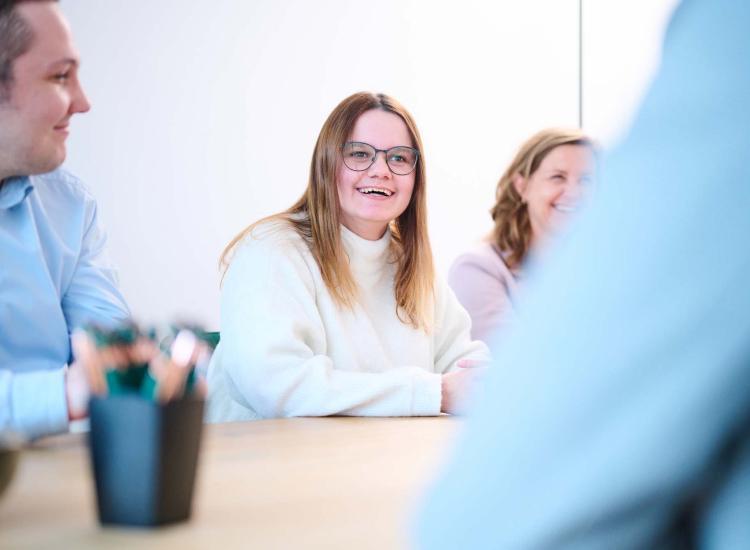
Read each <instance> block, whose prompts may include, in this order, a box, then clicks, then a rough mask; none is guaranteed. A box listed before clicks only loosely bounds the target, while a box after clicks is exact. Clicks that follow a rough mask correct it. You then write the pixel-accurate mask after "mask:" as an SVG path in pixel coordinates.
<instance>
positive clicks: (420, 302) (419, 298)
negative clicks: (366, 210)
mask: <svg viewBox="0 0 750 550" xmlns="http://www.w3.org/2000/svg"><path fill="white" fill-rule="evenodd" d="M372 109H380V110H382V111H386V112H389V113H393V114H395V115H397V116H399V117H400V118H401V120H403V121H404V123H405V124H406V127H407V129H408V131H409V134H410V136H411V140H412V146H413V147H415V148H416V149H418V150H419V153H420V156H419V161H418V162H417V167H416V169H415V177H414V188H413V191H412V195H411V200H410V201H409V205H408V206H407V207H406V210H404V212H403V213H402V214H401V215H400V216H399V217H398V218H396V219H395V220H393V222H391V224H390V229H391V233H392V236H393V239H392V245H391V248H392V251H393V254H394V257H393V260H394V261H395V263H396V264H397V265H398V268H397V271H396V277H395V281H394V293H395V296H396V304H397V308H398V310H397V311H396V314H397V315H398V317H399V319H401V320H402V321H403V322H408V323H409V324H410V325H412V326H413V327H415V328H421V329H424V330H426V331H428V330H430V328H431V324H432V315H431V313H430V312H431V305H432V299H433V284H434V267H433V261H432V249H431V248H430V240H429V237H428V234H427V199H426V190H425V185H426V180H425V167H424V152H423V147H422V139H421V138H420V136H419V131H418V130H417V126H416V124H415V123H414V119H413V118H412V117H411V115H410V114H409V113H408V111H407V110H406V109H405V108H404V107H403V106H402V105H401V104H399V103H398V102H397V101H396V100H394V99H393V98H391V97H389V96H387V95H384V94H372V93H367V92H360V93H356V94H354V95H351V96H349V97H347V98H346V99H344V100H343V101H342V102H341V103H339V104H338V105H337V106H336V108H335V109H334V110H333V112H332V113H331V114H330V115H329V116H328V119H327V120H326V121H325V123H324V124H323V128H321V130H320V134H319V135H318V140H317V142H316V144H315V149H314V150H313V155H312V162H311V163H310V176H309V180H308V183H307V189H306V190H305V193H304V194H303V195H302V197H300V199H299V200H298V201H297V202H296V203H295V204H294V205H293V206H291V207H290V208H289V209H287V210H285V211H284V212H280V213H278V214H274V215H272V216H268V217H266V218H263V219H262V220H259V221H257V222H255V223H253V224H251V225H250V226H249V227H247V228H245V229H244V230H243V231H242V232H240V233H239V234H238V235H237V236H236V237H235V238H234V239H232V241H231V242H230V243H229V244H228V245H227V247H226V248H225V249H224V252H223V253H222V255H221V259H220V261H219V265H220V269H221V270H222V271H226V268H227V267H228V265H229V263H230V262H231V255H232V252H233V250H234V249H235V247H236V246H237V244H238V243H239V242H240V241H242V240H243V239H244V238H245V237H246V236H248V235H249V234H250V233H251V232H252V231H253V229H254V228H255V227H257V226H258V225H259V224H261V223H264V222H266V221H270V220H281V221H284V222H286V223H289V224H290V225H291V226H292V227H293V228H294V229H295V231H297V233H298V234H299V235H300V237H302V238H303V239H304V240H305V242H306V243H307V245H308V246H309V247H310V251H311V252H312V255H313V257H314V258H315V261H316V262H317V264H318V267H319V268H320V272H321V275H322V276H323V281H324V282H325V284H326V287H327V288H328V291H329V292H330V293H331V295H332V296H333V297H334V299H335V300H336V301H337V302H338V303H339V305H341V306H344V307H349V308H351V307H353V305H354V304H355V302H357V299H358V294H359V292H360V290H361V289H359V288H357V283H356V281H355V280H354V278H353V276H352V273H351V270H350V269H349V258H348V257H347V255H346V252H345V250H344V247H343V244H342V242H341V232H340V223H341V222H340V215H339V211H340V205H339V196H338V188H337V182H336V174H337V171H338V168H339V163H340V162H341V161H342V160H341V147H342V146H343V145H344V143H346V141H347V140H348V139H349V136H350V135H351V133H352V130H353V128H354V125H355V123H356V122H357V119H358V118H359V117H360V116H361V115H362V114H363V113H365V112H366V111H370V110H372Z"/></svg>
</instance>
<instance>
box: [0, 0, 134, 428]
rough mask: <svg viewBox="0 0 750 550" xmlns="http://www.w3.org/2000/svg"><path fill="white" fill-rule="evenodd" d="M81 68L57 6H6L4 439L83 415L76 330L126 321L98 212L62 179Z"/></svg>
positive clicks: (0, 411) (0, 258)
mask: <svg viewBox="0 0 750 550" xmlns="http://www.w3.org/2000/svg"><path fill="white" fill-rule="evenodd" d="M78 66H79V57H78V53H77V51H76V49H75V48H74V46H73V43H72V38H71V35H70V30H69V28H68V25H67V23H66V21H65V19H64V17H63V15H62V13H61V12H60V10H59V8H58V5H57V3H56V2H54V1H53V0H36V1H33V0H2V1H0V432H1V431H5V430H8V431H13V432H16V433H19V434H20V435H22V436H25V437H31V438H33V437H38V436H41V435H45V434H51V433H56V432H62V431H65V430H67V428H68V422H69V420H74V419H78V418H81V417H83V416H85V415H86V407H87V404H86V403H87V399H86V397H87V395H86V383H85V380H84V378H85V377H84V376H83V373H82V371H81V368H80V367H78V366H77V365H76V364H75V363H73V364H70V363H71V362H72V361H71V346H70V333H71V331H72V329H73V328H74V327H76V326H77V325H80V324H84V323H88V322H97V323H102V324H107V323H112V322H117V321H121V320H124V319H127V318H128V317H129V312H128V308H127V306H126V304H125V301H124V299H123V297H122V295H121V294H120V291H119V290H118V288H117V284H116V277H115V272H114V270H113V268H112V266H111V265H110V263H109V261H108V260H107V257H106V254H105V241H106V238H105V234H104V233H103V231H102V229H101V228H100V227H99V223H98V220H97V210H96V203H95V202H94V199H93V198H92V196H91V195H90V194H89V193H88V191H87V190H86V189H85V188H84V186H83V185H82V184H81V182H79V181H78V180H77V179H76V178H75V177H73V176H72V175H70V174H68V173H67V172H64V171H62V170H60V169H58V167H59V166H60V165H61V164H62V162H63V160H64V159H65V155H66V148H65V141H66V138H67V136H68V131H69V124H70V120H71V118H72V117H73V116H74V115H75V114H77V113H83V112H86V111H88V110H89V103H88V100H87V98H86V96H85V95H84V92H83V90H82V88H81V85H80V83H79V81H78Z"/></svg>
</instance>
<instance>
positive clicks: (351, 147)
mask: <svg viewBox="0 0 750 550" xmlns="http://www.w3.org/2000/svg"><path fill="white" fill-rule="evenodd" d="M378 153H385V163H386V164H387V165H388V169H389V170H390V171H391V172H393V173H394V174H396V175H398V176H406V175H407V174H411V173H412V172H413V171H414V168H416V167H417V161H418V160H419V151H417V150H416V149H414V147H407V146H405V145H399V146H398V147H391V148H390V149H376V148H375V147H373V146H372V145H370V144H369V143H362V142H361V141H348V142H346V143H345V144H344V145H343V146H342V147H341V156H342V157H343V159H344V164H345V165H346V167H347V168H348V169H349V170H354V171H355V172H362V171H364V170H367V169H368V168H369V167H370V166H372V165H373V164H374V163H375V158H376V157H377V155H378Z"/></svg>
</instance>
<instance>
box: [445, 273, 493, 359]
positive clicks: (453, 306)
mask: <svg viewBox="0 0 750 550" xmlns="http://www.w3.org/2000/svg"><path fill="white" fill-rule="evenodd" d="M435 321H436V322H435V333H434V337H435V370H436V371H437V372H441V373H444V372H447V371H450V370H452V369H454V368H455V367H456V362H457V361H458V360H459V359H473V360H476V361H483V362H485V361H489V360H490V353H489V350H488V349H487V346H486V345H485V344H484V343H483V342H481V341H479V340H472V335H471V319H470V318H469V314H468V313H467V312H466V310H465V309H464V308H463V307H462V306H461V304H460V303H459V301H458V299H457V298H456V295H455V294H454V293H453V291H452V290H451V289H450V287H449V286H448V285H447V283H446V282H445V281H444V280H443V279H441V278H438V279H436V281H435Z"/></svg>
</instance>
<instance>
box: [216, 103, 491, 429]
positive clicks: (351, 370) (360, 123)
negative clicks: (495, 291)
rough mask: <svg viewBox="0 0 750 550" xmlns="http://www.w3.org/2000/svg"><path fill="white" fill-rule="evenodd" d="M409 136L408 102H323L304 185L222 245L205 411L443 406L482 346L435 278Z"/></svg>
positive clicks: (415, 411)
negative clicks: (323, 116)
mask: <svg viewBox="0 0 750 550" xmlns="http://www.w3.org/2000/svg"><path fill="white" fill-rule="evenodd" d="M421 151H422V141H421V139H420V136H419V133H418V131H417V128H416V125H415V123H414V121H413V119H412V117H411V115H409V113H408V112H407V111H406V110H405V109H404V108H403V107H402V106H401V105H400V104H399V103H397V102H396V101H395V100H394V99H392V98H390V97H388V96H385V95H382V94H377V95H376V94H370V93H358V94H354V95H352V96H350V97H348V98H347V99H345V100H344V101H342V102H341V103H340V104H339V105H338V106H337V107H336V108H335V109H334V110H333V112H332V113H331V114H330V116H329V117H328V119H327V120H326V122H325V123H324V125H323V128H322V129H321V131H320V135H319V136H318V140H317V143H316V145H315V150H314V152H313V158H312V164H311V167H310V177H309V182H308V186H307V190H306V191H305V193H304V194H303V196H302V197H301V198H300V199H299V200H298V201H297V203H296V204H295V205H293V206H292V207H291V208H289V209H288V210H286V211H285V212H282V213H280V214H276V215H274V216H271V217H269V218H265V219H263V220H261V221H259V222H257V223H255V224H253V225H251V226H250V227H248V228H247V229H246V230H245V231H243V232H242V233H241V234H240V235H238V236H237V237H236V238H235V239H234V240H233V241H232V242H231V243H230V244H229V246H227V248H226V250H225V252H224V255H223V257H222V263H223V265H225V266H228V267H227V270H226V273H225V280H224V287H223V290H222V301H221V333H222V334H221V343H220V344H219V346H218V348H217V350H216V353H215V355H214V359H213V361H212V363H211V366H210V368H209V374H208V381H209V400H210V404H209V418H210V419H211V420H216V421H220V420H239V419H251V418H259V417H277V416H324V415H333V414H342V415H356V416H360V415H361V416H428V415H437V414H440V412H441V411H442V412H455V410H456V407H457V402H458V400H459V398H460V397H461V395H462V393H463V388H465V387H466V386H467V385H468V383H469V382H470V381H471V380H472V379H473V378H474V377H475V376H476V372H475V371H472V370H471V369H457V366H458V365H457V364H458V362H459V361H460V360H462V359H475V360H480V361H481V360H486V359H487V358H488V357H487V350H486V347H485V346H484V345H483V344H482V343H480V342H472V341H471V339H470V336H469V329H470V322H469V317H468V315H467V314H466V312H465V311H464V310H463V309H462V308H461V306H460V305H459V304H458V302H457V301H456V298H455V296H454V295H453V293H452V292H450V290H449V289H448V287H447V285H446V284H445V283H443V282H442V281H440V280H435V276H434V269H433V264H432V253H431V250H430V243H429V238H428V236H427V224H426V206H425V204H426V200H425V185H426V181H425V168H424V158H423V155H422V154H421Z"/></svg>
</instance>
